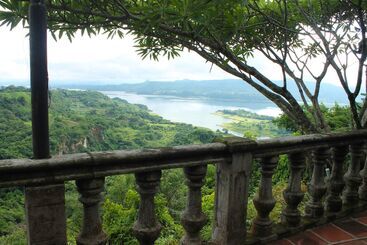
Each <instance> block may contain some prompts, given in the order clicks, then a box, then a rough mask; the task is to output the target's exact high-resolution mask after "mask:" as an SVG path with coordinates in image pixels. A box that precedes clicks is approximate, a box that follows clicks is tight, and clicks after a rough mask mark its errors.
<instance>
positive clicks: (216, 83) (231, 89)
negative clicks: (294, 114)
mask: <svg viewBox="0 0 367 245" xmlns="http://www.w3.org/2000/svg"><path fill="white" fill-rule="evenodd" d="M275 82H276V83H278V84H281V82H280V81H275ZM307 86H308V87H310V88H311V89H313V87H314V84H313V83H311V82H309V83H307ZM63 87H64V88H71V89H87V90H98V91H124V92H130V93H136V94H144V95H169V96H177V97H186V98H187V97H193V98H200V97H202V98H210V99H218V100H234V101H235V100H251V101H254V102H266V101H268V99H267V98H266V97H265V96H263V95H262V94H260V93H259V92H258V91H257V90H256V89H254V88H253V87H251V86H250V85H248V84H247V83H245V82H243V81H242V80H238V79H226V80H201V81H198V80H177V81H172V82H162V81H147V82H143V83H134V84H129V83H123V84H116V85H112V84H111V85H78V84H73V85H69V86H66V87H65V86H63ZM287 88H288V89H289V90H290V92H291V93H292V94H294V95H295V97H296V99H297V100H301V98H300V96H299V93H298V88H297V86H296V84H295V83H294V82H289V83H288V87H287ZM319 101H320V102H323V103H326V104H331V103H335V102H337V103H342V104H345V103H347V102H348V101H347V98H346V95H345V93H344V91H343V89H342V88H341V87H338V86H335V85H332V84H327V83H324V84H322V85H321V90H320V96H319Z"/></svg>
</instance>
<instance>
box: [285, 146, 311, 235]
mask: <svg viewBox="0 0 367 245" xmlns="http://www.w3.org/2000/svg"><path fill="white" fill-rule="evenodd" d="M288 158H289V161H290V170H291V173H290V176H289V182H288V187H287V189H285V190H284V192H283V197H284V200H285V202H286V203H287V206H286V207H285V209H283V212H282V222H283V223H285V224H287V225H288V226H289V227H290V228H292V227H298V226H299V224H300V221H301V213H300V211H299V210H298V205H299V204H300V202H301V201H302V199H303V196H304V193H303V192H302V190H301V181H302V170H303V169H304V168H305V160H306V159H305V155H304V153H303V152H299V153H293V154H290V155H288Z"/></svg>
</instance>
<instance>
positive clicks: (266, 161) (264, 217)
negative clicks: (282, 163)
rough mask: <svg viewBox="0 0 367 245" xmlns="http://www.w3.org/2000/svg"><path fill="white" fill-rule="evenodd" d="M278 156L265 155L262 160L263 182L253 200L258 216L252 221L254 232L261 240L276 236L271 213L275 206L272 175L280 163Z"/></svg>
mask: <svg viewBox="0 0 367 245" xmlns="http://www.w3.org/2000/svg"><path fill="white" fill-rule="evenodd" d="M278 159H279V158H278V156H272V157H265V158H262V159H261V160H260V165H261V182H260V186H259V191H258V192H257V194H256V196H255V198H254V200H253V202H254V205H255V208H256V210H257V216H256V218H255V219H254V220H253V222H252V234H253V235H254V236H255V237H258V238H259V239H260V240H269V239H273V238H274V237H275V234H274V233H273V221H272V220H271V219H270V217H269V214H270V212H271V211H272V210H273V208H274V207H275V199H274V197H273V188H272V176H273V173H274V169H275V167H276V166H277V164H278Z"/></svg>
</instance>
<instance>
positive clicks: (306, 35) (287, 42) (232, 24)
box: [0, 0, 367, 133]
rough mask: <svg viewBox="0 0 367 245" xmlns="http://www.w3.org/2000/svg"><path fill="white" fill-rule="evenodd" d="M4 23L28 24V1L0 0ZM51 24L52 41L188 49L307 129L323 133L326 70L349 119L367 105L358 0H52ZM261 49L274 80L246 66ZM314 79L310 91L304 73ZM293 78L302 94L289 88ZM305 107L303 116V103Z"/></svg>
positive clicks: (154, 50)
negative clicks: (342, 95)
mask: <svg viewBox="0 0 367 245" xmlns="http://www.w3.org/2000/svg"><path fill="white" fill-rule="evenodd" d="M0 5H1V7H3V8H4V9H5V11H1V12H0V21H1V23H2V24H9V25H10V26H11V27H14V26H16V25H18V24H19V23H22V24H23V25H24V26H26V25H27V21H26V18H27V3H25V2H21V1H12V0H0ZM47 7H48V10H49V29H50V31H51V33H52V35H53V36H54V38H55V39H58V38H61V37H62V36H67V37H68V38H69V39H70V40H72V39H73V38H74V36H75V33H76V32H77V31H79V30H80V31H81V32H82V33H83V34H88V35H90V36H91V35H96V34H98V33H106V34H107V35H108V37H114V36H118V37H121V38H122V37H123V36H124V35H125V33H126V32H128V33H131V34H133V35H135V37H136V38H135V41H136V45H137V48H138V52H139V54H140V55H141V56H142V57H143V58H145V57H150V58H152V59H158V57H159V56H161V55H166V56H168V58H174V57H176V56H178V55H179V53H180V52H181V51H182V50H183V49H184V48H187V49H189V50H192V51H194V52H196V53H198V54H199V55H200V56H202V57H203V58H204V59H206V60H207V61H209V62H212V63H213V64H215V65H217V66H218V67H220V68H221V69H223V70H225V71H226V72H228V73H230V74H232V75H234V76H236V77H238V78H240V79H242V80H244V81H245V82H247V83H248V84H250V85H251V86H253V87H254V88H255V89H257V90H258V91H259V92H260V93H262V94H263V95H264V96H266V97H267V98H268V99H270V100H271V101H273V102H274V103H275V104H276V105H277V106H279V108H281V109H282V110H283V112H284V113H285V114H286V115H287V116H288V117H289V118H291V119H292V120H293V121H294V122H295V123H296V124H297V125H299V127H300V129H301V130H302V131H303V132H305V133H314V132H325V131H329V127H328V125H327V123H326V122H325V119H324V116H323V114H322V112H321V110H320V105H319V101H318V94H319V90H320V84H321V82H323V81H324V78H325V75H326V73H327V71H329V70H331V69H334V70H335V71H336V72H337V75H338V78H339V80H340V83H341V85H342V86H343V88H344V90H345V92H346V96H347V97H348V99H349V101H350V106H351V112H352V114H353V119H354V124H355V126H356V127H357V128H360V127H361V123H360V119H361V115H363V112H364V110H365V107H363V108H362V109H360V108H358V105H357V103H356V98H357V96H358V95H359V94H360V90H361V85H362V81H363V77H362V74H363V65H364V62H365V60H366V50H367V47H366V42H363V41H362V40H366V34H365V32H366V27H365V20H366V10H367V3H366V1H363V0H330V1H326V0H313V1H297V0H288V1H287V0H274V1H267V0H259V1H253V0H252V1H243V0H242V1H240V0H152V1H142V0H100V1H97V0H92V1H87V0H82V1H81V0H80V1H76V0H50V1H47ZM255 51H258V52H261V53H262V54H263V55H265V57H267V58H268V59H269V60H270V61H272V62H274V64H275V65H279V68H280V69H281V71H282V72H283V77H284V79H283V84H277V83H275V82H274V81H272V80H271V77H267V76H265V75H264V72H262V71H261V70H258V69H257V68H256V67H252V66H251V65H249V63H248V60H249V58H250V57H251V56H253V55H254V54H256V53H255ZM350 55H354V56H355V58H356V59H357V60H358V68H357V69H356V72H357V73H358V78H357V81H356V82H355V83H356V84H357V86H356V88H355V89H354V90H353V91H352V90H351V89H350V84H349V83H350V81H348V76H347V68H348V64H347V62H348V61H349V58H347V59H346V61H345V62H343V61H341V57H342V56H344V57H348V56H350ZM316 56H318V57H320V56H321V57H323V58H324V62H323V63H322V64H320V66H322V69H321V70H320V72H319V73H317V72H315V71H312V70H310V62H313V61H314V57H316ZM306 73H308V74H310V76H311V77H312V78H313V80H314V82H315V84H316V86H315V88H314V89H313V90H311V89H310V88H308V87H307V86H306V83H305V74H306ZM290 82H294V83H296V85H297V87H298V88H299V93H300V96H301V98H302V103H299V102H298V101H297V99H296V98H297V95H295V94H291V93H290V91H289V90H288V89H287V85H288V83H290ZM301 104H303V105H304V106H305V108H306V110H308V111H309V113H308V115H310V116H307V115H306V113H305V112H304V110H303V107H302V106H301Z"/></svg>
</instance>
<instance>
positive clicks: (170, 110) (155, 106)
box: [101, 91, 281, 130]
mask: <svg viewBox="0 0 367 245" xmlns="http://www.w3.org/2000/svg"><path fill="white" fill-rule="evenodd" d="M101 93H103V94H105V95H107V96H109V97H111V98H116V97H117V98H120V99H124V100H126V101H128V102H129V103H132V104H143V105H146V106H147V107H148V108H149V109H150V110H151V111H152V112H154V113H156V114H158V115H160V116H162V117H163V118H165V119H168V120H170V121H172V122H182V123H188V124H192V125H194V126H200V127H205V128H209V129H211V130H217V129H219V130H222V129H223V128H222V127H221V126H220V125H221V124H223V123H225V122H229V121H230V120H228V119H225V118H223V117H221V116H217V115H214V112H216V111H217V110H223V109H229V110H237V109H245V110H248V111H251V112H256V113H258V114H261V115H269V116H277V115H279V114H280V113H281V111H280V110H279V109H278V108H277V107H275V106H274V105H273V104H272V103H270V102H269V103H266V102H265V103H251V101H219V100H208V99H205V98H203V99H197V98H195V99H193V98H178V97H174V96H164V95H141V94H133V93H126V92H122V91H101Z"/></svg>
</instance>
